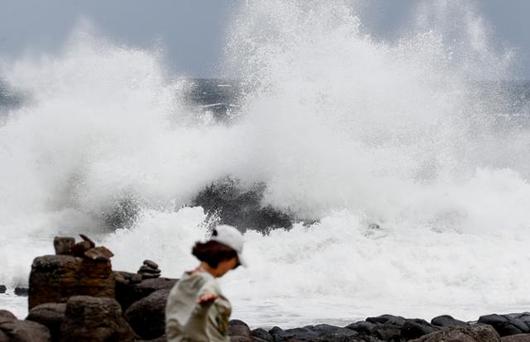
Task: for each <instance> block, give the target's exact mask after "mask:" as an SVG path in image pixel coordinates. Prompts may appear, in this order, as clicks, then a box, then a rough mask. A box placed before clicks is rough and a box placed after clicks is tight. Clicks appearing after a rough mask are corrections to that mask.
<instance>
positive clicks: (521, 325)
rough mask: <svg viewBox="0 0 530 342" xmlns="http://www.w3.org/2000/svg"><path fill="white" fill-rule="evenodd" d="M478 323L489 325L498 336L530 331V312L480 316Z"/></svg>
mask: <svg viewBox="0 0 530 342" xmlns="http://www.w3.org/2000/svg"><path fill="white" fill-rule="evenodd" d="M478 323H482V324H489V325H491V326H492V327H493V328H494V329H495V330H496V331H497V332H498V333H499V335H500V336H509V335H517V334H526V333H530V326H529V325H530V313H521V314H508V315H496V314H493V315H485V316H481V317H480V318H479V320H478Z"/></svg>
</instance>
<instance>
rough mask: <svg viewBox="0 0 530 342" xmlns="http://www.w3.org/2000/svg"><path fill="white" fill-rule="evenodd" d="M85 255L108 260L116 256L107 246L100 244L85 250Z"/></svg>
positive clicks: (94, 258)
mask: <svg viewBox="0 0 530 342" xmlns="http://www.w3.org/2000/svg"><path fill="white" fill-rule="evenodd" d="M84 256H85V257H86V258H89V259H92V260H103V261H108V260H110V258H112V257H113V256H114V253H112V252H111V251H110V250H109V249H108V248H107V247H104V246H99V247H94V248H91V249H89V250H88V251H86V252H85V255H84Z"/></svg>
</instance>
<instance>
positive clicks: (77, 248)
mask: <svg viewBox="0 0 530 342" xmlns="http://www.w3.org/2000/svg"><path fill="white" fill-rule="evenodd" d="M91 248H93V247H92V244H91V243H90V242H88V241H80V242H78V243H76V244H74V245H73V246H72V255H73V256H76V257H80V258H83V257H84V256H85V252H86V251H88V250H89V249H91Z"/></svg>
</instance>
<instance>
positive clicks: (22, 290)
mask: <svg viewBox="0 0 530 342" xmlns="http://www.w3.org/2000/svg"><path fill="white" fill-rule="evenodd" d="M28 293H29V289H28V288H27V287H15V295H17V296H20V297H27V296H28Z"/></svg>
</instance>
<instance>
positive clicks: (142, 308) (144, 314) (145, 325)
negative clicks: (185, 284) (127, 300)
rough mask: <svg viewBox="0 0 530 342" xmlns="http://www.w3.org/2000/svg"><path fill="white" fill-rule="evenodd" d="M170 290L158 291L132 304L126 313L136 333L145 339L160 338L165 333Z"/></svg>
mask: <svg viewBox="0 0 530 342" xmlns="http://www.w3.org/2000/svg"><path fill="white" fill-rule="evenodd" d="M169 291H170V289H163V290H158V291H155V292H153V293H151V294H150V295H149V296H147V297H145V298H143V299H140V300H139V301H137V302H135V303H134V304H132V305H131V306H130V307H129V308H128V309H127V311H126V312H125V317H126V318H127V321H128V322H129V324H130V325H131V326H132V328H133V329H134V331H135V332H136V333H137V334H138V335H140V336H141V337H142V338H144V339H150V338H151V339H152V338H157V337H160V336H162V335H163V334H164V332H165V317H166V313H165V309H166V302H167V297H168V295H169Z"/></svg>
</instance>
